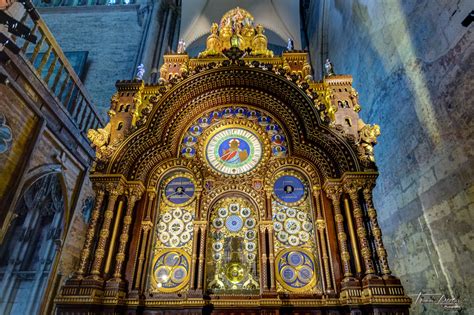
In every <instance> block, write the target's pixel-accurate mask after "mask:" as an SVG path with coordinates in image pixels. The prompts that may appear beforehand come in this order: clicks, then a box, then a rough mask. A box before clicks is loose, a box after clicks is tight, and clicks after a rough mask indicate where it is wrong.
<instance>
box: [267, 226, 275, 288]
mask: <svg viewBox="0 0 474 315" xmlns="http://www.w3.org/2000/svg"><path fill="white" fill-rule="evenodd" d="M267 230H268V250H269V253H268V260H269V263H270V291H272V292H275V291H276V287H275V246H274V244H273V240H274V233H275V232H274V230H273V224H272V223H270V225H268V227H267Z"/></svg>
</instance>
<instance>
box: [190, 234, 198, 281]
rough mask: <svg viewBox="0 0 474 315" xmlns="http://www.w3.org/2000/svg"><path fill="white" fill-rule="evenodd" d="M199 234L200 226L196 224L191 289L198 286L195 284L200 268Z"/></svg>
mask: <svg viewBox="0 0 474 315" xmlns="http://www.w3.org/2000/svg"><path fill="white" fill-rule="evenodd" d="M198 236H199V226H198V225H194V231H193V253H192V256H191V275H190V279H191V283H190V284H189V289H191V290H194V289H195V288H196V286H195V280H196V279H195V277H196V269H198V266H197V261H198V257H197V255H198V248H197V247H198Z"/></svg>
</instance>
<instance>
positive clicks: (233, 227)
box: [225, 214, 244, 233]
mask: <svg viewBox="0 0 474 315" xmlns="http://www.w3.org/2000/svg"><path fill="white" fill-rule="evenodd" d="M243 225H244V222H243V221H242V218H240V217H239V216H238V215H235V214H233V215H230V216H228V217H227V220H225V226H226V227H227V229H228V230H229V231H230V232H232V233H235V232H238V231H240V229H241V228H242V226H243Z"/></svg>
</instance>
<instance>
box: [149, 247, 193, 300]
mask: <svg viewBox="0 0 474 315" xmlns="http://www.w3.org/2000/svg"><path fill="white" fill-rule="evenodd" d="M170 252H177V253H178V254H180V255H181V256H184V257H185V258H186V259H187V261H188V265H189V268H191V256H190V255H189V254H188V253H186V251H184V250H183V249H181V248H168V249H165V250H161V251H159V252H158V254H156V255H155V257H153V263H152V265H151V266H152V268H154V267H155V264H156V262H157V261H158V259H159V258H160V257H162V256H163V255H166V254H167V253H170ZM152 270H153V269H152ZM189 271H190V270H188V273H187V274H186V277H185V278H184V280H183V282H182V283H181V284H179V285H178V286H176V287H174V288H161V287H158V281H157V280H156V278H155V274H154V271H152V272H151V277H150V278H151V281H150V282H151V287H152V292H164V293H173V292H178V291H179V290H181V289H183V288H184V287H185V286H186V285H187V284H188V283H189V279H190V277H191V273H190V272H189Z"/></svg>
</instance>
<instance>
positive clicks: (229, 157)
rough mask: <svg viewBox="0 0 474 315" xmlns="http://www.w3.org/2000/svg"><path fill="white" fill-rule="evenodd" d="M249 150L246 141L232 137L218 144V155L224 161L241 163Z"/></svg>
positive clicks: (245, 158) (247, 155)
mask: <svg viewBox="0 0 474 315" xmlns="http://www.w3.org/2000/svg"><path fill="white" fill-rule="evenodd" d="M249 150H250V148H249V145H248V144H247V142H246V141H244V140H243V139H240V140H239V139H237V138H232V139H229V140H226V141H224V142H223V143H222V144H221V145H220V148H219V156H220V158H221V159H222V161H224V162H226V163H242V162H244V161H245V160H247V158H248V157H249Z"/></svg>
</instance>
